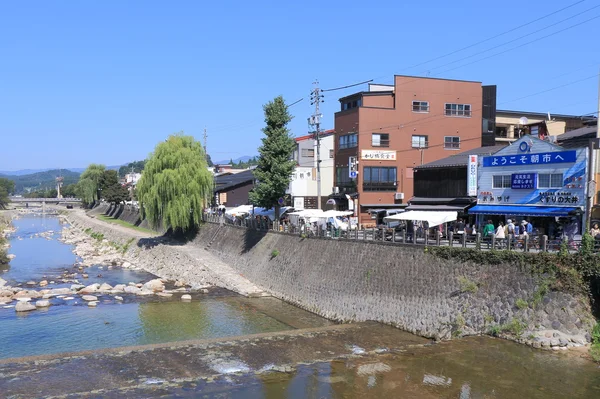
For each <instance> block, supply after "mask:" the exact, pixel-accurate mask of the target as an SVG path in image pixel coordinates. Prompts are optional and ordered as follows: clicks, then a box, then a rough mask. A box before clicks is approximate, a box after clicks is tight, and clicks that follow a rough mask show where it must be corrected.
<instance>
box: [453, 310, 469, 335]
mask: <svg viewBox="0 0 600 399" xmlns="http://www.w3.org/2000/svg"><path fill="white" fill-rule="evenodd" d="M466 324H467V322H466V321H465V318H464V317H463V315H462V314H459V315H458V316H456V319H455V320H454V326H453V327H454V328H453V329H452V336H453V337H460V336H461V335H462V333H463V331H462V330H463V329H464V328H465V325H466Z"/></svg>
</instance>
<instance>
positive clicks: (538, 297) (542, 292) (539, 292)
mask: <svg viewBox="0 0 600 399" xmlns="http://www.w3.org/2000/svg"><path fill="white" fill-rule="evenodd" d="M551 284H552V280H551V279H548V278H547V279H544V280H542V281H541V282H540V283H539V284H538V286H537V288H536V290H535V292H534V293H533V296H532V298H531V306H532V307H533V308H534V309H535V308H537V307H538V306H539V304H540V303H542V300H543V299H544V297H545V296H546V294H547V293H548V292H550V286H551Z"/></svg>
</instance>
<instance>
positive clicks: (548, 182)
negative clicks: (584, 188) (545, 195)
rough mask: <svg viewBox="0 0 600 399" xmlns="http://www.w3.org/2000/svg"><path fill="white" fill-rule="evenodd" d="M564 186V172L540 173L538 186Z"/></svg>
mask: <svg viewBox="0 0 600 399" xmlns="http://www.w3.org/2000/svg"><path fill="white" fill-rule="evenodd" d="M562 186H563V175H562V173H540V174H539V175H538V188H561V187H562Z"/></svg>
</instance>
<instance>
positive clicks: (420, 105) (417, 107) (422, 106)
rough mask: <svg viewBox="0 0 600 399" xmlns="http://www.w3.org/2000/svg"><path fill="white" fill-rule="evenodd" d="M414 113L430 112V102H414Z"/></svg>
mask: <svg viewBox="0 0 600 399" xmlns="http://www.w3.org/2000/svg"><path fill="white" fill-rule="evenodd" d="M412 110H413V112H429V101H413V102H412Z"/></svg>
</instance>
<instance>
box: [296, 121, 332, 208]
mask: <svg viewBox="0 0 600 399" xmlns="http://www.w3.org/2000/svg"><path fill="white" fill-rule="evenodd" d="M295 140H296V149H295V150H294V155H293V157H294V160H295V161H296V164H297V166H296V169H295V170H294V173H293V175H292V181H291V183H290V186H289V188H288V190H287V194H289V195H290V196H291V197H292V206H293V207H294V208H296V209H316V208H318V206H317V194H318V193H317V141H316V140H315V139H314V137H313V135H312V134H309V135H306V136H302V137H296V139H295ZM333 140H334V131H333V130H327V131H324V132H322V133H321V151H320V152H321V208H322V209H325V203H326V202H327V199H328V198H327V197H328V196H329V195H330V194H331V191H332V187H333V173H334V163H333Z"/></svg>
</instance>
